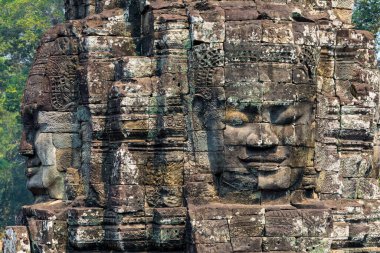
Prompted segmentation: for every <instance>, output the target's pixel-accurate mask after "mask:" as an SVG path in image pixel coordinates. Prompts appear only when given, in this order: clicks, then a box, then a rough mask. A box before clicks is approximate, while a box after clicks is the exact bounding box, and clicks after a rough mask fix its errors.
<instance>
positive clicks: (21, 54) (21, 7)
mask: <svg viewBox="0 0 380 253" xmlns="http://www.w3.org/2000/svg"><path fill="white" fill-rule="evenodd" d="M63 2H64V0H0V230H1V228H3V227H4V226H5V225H12V224H14V223H15V217H16V215H17V214H18V212H19V210H20V207H21V206H22V205H25V204H28V203H31V202H32V201H33V197H32V195H31V194H30V193H29V192H28V191H27V190H26V187H25V185H26V182H25V174H24V170H25V166H24V159H23V158H22V157H21V156H20V155H19V153H18V143H19V140H20V133H21V124H20V115H19V110H20V101H21V96H22V90H23V88H24V85H25V82H26V79H27V76H28V72H29V68H30V66H31V64H32V63H33V57H34V52H35V49H36V47H37V46H38V43H39V40H40V37H41V36H42V34H43V33H44V32H45V31H46V29H48V28H49V27H51V26H52V25H54V24H56V23H58V22H62V21H63V19H64V18H63V17H64V8H63Z"/></svg>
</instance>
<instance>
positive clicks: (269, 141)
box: [247, 124, 279, 148]
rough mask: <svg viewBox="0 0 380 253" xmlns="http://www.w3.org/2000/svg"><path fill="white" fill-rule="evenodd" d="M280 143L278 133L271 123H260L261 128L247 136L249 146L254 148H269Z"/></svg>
mask: <svg viewBox="0 0 380 253" xmlns="http://www.w3.org/2000/svg"><path fill="white" fill-rule="evenodd" d="M278 143H279V141H278V137H277V135H276V134H275V133H274V132H273V131H272V129H271V127H270V125H269V124H265V125H260V130H259V131H258V132H257V131H254V132H252V133H251V134H250V135H248V137H247V146H248V147H252V148H269V147H274V146H277V145H278Z"/></svg>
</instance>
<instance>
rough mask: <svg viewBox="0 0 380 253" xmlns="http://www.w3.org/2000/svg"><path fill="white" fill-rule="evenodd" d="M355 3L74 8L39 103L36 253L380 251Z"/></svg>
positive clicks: (53, 42)
mask: <svg viewBox="0 0 380 253" xmlns="http://www.w3.org/2000/svg"><path fill="white" fill-rule="evenodd" d="M350 3H351V1H332V2H331V1H330V2H329V1H302V0H298V1H289V0H288V1H281V0H278V1H269V0H268V1H215V2H214V1H195V2H194V1H149V2H145V1H138V0H133V1H113V0H112V1H86V3H85V2H84V1H66V3H65V5H66V18H67V21H66V23H65V24H63V25H58V26H56V27H54V28H52V29H51V30H50V31H49V32H48V33H47V34H46V35H45V36H44V38H43V39H42V43H41V46H40V47H39V49H38V51H37V55H36V59H35V63H34V65H33V67H32V70H31V72H30V75H29V79H28V82H27V85H26V88H25V92H24V98H23V104H22V118H23V124H24V131H23V138H22V141H21V145H20V148H21V152H22V153H23V154H24V155H25V156H27V157H28V160H27V167H28V168H27V171H26V175H27V177H28V188H29V189H30V190H31V191H32V193H33V194H34V195H35V197H36V203H35V204H34V205H31V206H26V207H24V208H23V218H24V219H23V222H24V224H22V225H24V226H27V227H28V231H29V235H28V236H27V237H28V238H27V240H30V241H31V242H32V244H31V245H33V250H35V251H42V252H65V251H68V252H80V251H92V250H103V251H110V250H116V251H128V252H129V251H148V252H154V251H179V252H262V251H264V252H272V251H278V250H281V251H289V252H313V251H316V252H317V251H318V252H331V251H332V250H338V249H342V250H353V248H352V247H354V246H353V245H355V248H357V247H359V246H358V245H360V247H361V250H364V251H366V250H368V251H371V250H372V251H374V252H375V251H379V248H380V245H379V243H378V232H377V230H378V229H377V228H378V223H379V218H378V217H377V216H378V215H377V213H378V211H377V210H378V209H379V208H380V196H379V194H380V191H379V186H378V183H377V180H378V177H379V175H378V172H379V171H378V154H377V153H378V151H379V148H378V132H377V124H378V99H379V97H378V93H379V78H378V73H377V70H376V65H375V59H374V45H373V36H372V35H371V34H369V33H367V32H364V31H357V30H355V29H353V27H352V24H351V21H350V15H351V8H352V5H351V4H350ZM24 228H25V227H24ZM363 231H364V232H363Z"/></svg>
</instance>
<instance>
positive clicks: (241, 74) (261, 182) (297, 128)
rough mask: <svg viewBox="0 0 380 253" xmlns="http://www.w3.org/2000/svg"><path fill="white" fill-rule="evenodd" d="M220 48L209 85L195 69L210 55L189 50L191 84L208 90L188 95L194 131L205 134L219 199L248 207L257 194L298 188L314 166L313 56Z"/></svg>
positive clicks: (277, 48)
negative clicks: (192, 61)
mask: <svg viewBox="0 0 380 253" xmlns="http://www.w3.org/2000/svg"><path fill="white" fill-rule="evenodd" d="M224 49H225V50H224V55H222V54H220V53H219V54H220V56H219V58H221V59H223V57H224V59H223V60H219V61H217V60H212V58H214V59H217V58H218V56H214V57H212V56H211V57H210V58H211V60H208V61H209V62H210V63H209V64H210V68H209V69H208V70H206V71H208V73H212V74H211V75H213V78H212V79H210V78H209V79H210V80H202V79H201V78H202V76H205V75H203V73H202V71H204V70H202V69H201V68H198V69H197V66H202V63H204V62H206V60H205V59H204V58H202V57H204V56H202V55H207V53H204V51H212V50H210V49H197V48H196V47H195V49H194V52H195V53H194V55H195V57H194V58H195V64H194V66H195V71H194V72H195V77H196V78H195V80H196V81H195V85H199V86H200V85H202V83H203V86H205V85H204V83H206V84H207V85H208V86H215V87H209V88H206V87H200V88H198V87H196V88H195V99H194V103H193V110H194V111H195V112H197V115H198V117H196V118H198V119H199V120H200V122H201V123H199V122H198V123H197V122H195V125H196V126H197V124H198V125H199V124H200V125H202V126H201V127H200V128H201V129H203V130H206V135H207V137H206V138H207V151H208V158H209V161H210V166H211V169H212V171H213V174H214V175H215V180H216V184H217V188H218V189H219V193H220V195H221V196H222V197H223V196H224V197H227V198H228V199H230V200H233V201H234V202H236V201H237V202H241V201H243V202H248V203H252V202H255V201H256V200H257V199H260V196H257V195H256V194H257V193H258V194H260V192H268V191H272V192H273V191H276V192H286V191H288V190H295V189H298V188H299V186H300V185H301V183H302V175H303V174H304V172H305V170H306V168H307V167H313V163H312V157H313V152H314V119H315V112H314V110H315V98H316V89H317V87H316V77H315V66H316V58H317V57H318V52H317V50H311V49H310V48H308V47H298V46H291V47H289V46H287V45H281V44H271V45H264V44H260V43H257V44H252V45H248V46H247V45H237V46H236V47H229V46H226V45H225V47H224ZM217 51H218V50H214V53H215V55H217V54H218V52H217ZM284 51H286V52H287V54H288V55H283V54H282V53H281V52H284ZM245 54H247V55H246V56H244V57H243V56H242V55H245ZM251 54H253V56H251V57H252V58H249V57H248V56H249V55H251ZM209 55H212V54H211V53H209ZM199 58H200V59H199ZM220 61H221V62H223V61H224V62H225V67H224V71H218V69H219V67H218V64H219V63H218V62H220ZM213 64H214V65H213ZM203 65H206V67H207V63H206V64H203ZM223 73H224V74H223ZM208 75H210V74H208ZM206 76H207V75H206ZM198 80H201V81H198ZM221 80H224V82H223V81H221ZM197 82H198V83H199V84H198V83H197ZM207 82H209V83H207ZM217 86H221V87H217ZM196 120H197V119H196ZM195 128H197V127H195ZM196 138H197V137H196ZM272 195H275V194H272ZM244 196H245V197H244ZM247 196H248V199H249V198H251V200H247V199H246V197H247ZM254 199H255V200H254Z"/></svg>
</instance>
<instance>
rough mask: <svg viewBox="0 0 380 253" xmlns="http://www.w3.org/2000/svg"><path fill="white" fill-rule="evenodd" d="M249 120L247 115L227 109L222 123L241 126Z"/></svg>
mask: <svg viewBox="0 0 380 253" xmlns="http://www.w3.org/2000/svg"><path fill="white" fill-rule="evenodd" d="M247 122H249V120H248V116H247V115H246V114H244V113H242V112H239V111H230V110H227V112H226V117H225V119H224V123H225V124H228V125H230V126H242V125H244V124H245V123H247Z"/></svg>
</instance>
